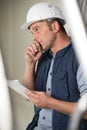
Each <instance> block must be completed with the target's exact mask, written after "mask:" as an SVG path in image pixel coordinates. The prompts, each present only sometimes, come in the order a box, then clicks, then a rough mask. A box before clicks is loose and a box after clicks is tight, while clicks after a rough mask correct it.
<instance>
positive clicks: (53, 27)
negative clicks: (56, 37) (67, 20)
mask: <svg viewBox="0 0 87 130" xmlns="http://www.w3.org/2000/svg"><path fill="white" fill-rule="evenodd" d="M52 29H53V31H54V33H56V32H59V30H60V26H59V24H58V22H57V21H54V22H53V23H52Z"/></svg>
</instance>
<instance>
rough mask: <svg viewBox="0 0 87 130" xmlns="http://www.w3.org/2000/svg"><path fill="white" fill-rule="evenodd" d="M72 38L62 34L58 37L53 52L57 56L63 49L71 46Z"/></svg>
mask: <svg viewBox="0 0 87 130" xmlns="http://www.w3.org/2000/svg"><path fill="white" fill-rule="evenodd" d="M69 43H70V38H69V37H68V36H67V35H64V34H61V35H59V36H57V38H56V40H55V42H54V45H53V47H52V48H51V52H52V53H53V54H55V53H56V52H58V51H59V50H61V49H63V48H64V47H65V46H67V45H69Z"/></svg>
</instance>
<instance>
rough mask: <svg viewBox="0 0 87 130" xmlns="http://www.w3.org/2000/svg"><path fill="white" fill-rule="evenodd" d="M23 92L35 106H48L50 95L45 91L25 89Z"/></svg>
mask: <svg viewBox="0 0 87 130" xmlns="http://www.w3.org/2000/svg"><path fill="white" fill-rule="evenodd" d="M25 94H26V95H27V96H28V97H29V99H30V100H31V101H32V102H33V103H34V105H35V106H37V107H39V108H49V103H50V100H51V98H52V97H51V96H49V95H48V94H47V93H45V92H38V91H28V90H26V91H25Z"/></svg>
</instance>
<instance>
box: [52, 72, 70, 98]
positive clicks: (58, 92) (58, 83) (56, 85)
mask: <svg viewBox="0 0 87 130" xmlns="http://www.w3.org/2000/svg"><path fill="white" fill-rule="evenodd" d="M52 96H53V97H54V98H56V99H62V100H66V99H67V98H68V97H69V87H68V74H67V72H60V73H58V74H57V75H55V76H53V78H52Z"/></svg>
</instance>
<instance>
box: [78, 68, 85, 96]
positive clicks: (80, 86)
mask: <svg viewBox="0 0 87 130" xmlns="http://www.w3.org/2000/svg"><path fill="white" fill-rule="evenodd" d="M76 78H77V83H78V89H79V92H80V96H83V95H84V94H86V93H87V79H86V78H85V75H84V73H83V71H82V69H81V66H79V68H78V71H77V77H76Z"/></svg>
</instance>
